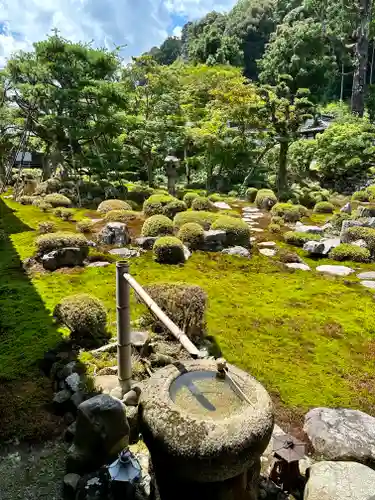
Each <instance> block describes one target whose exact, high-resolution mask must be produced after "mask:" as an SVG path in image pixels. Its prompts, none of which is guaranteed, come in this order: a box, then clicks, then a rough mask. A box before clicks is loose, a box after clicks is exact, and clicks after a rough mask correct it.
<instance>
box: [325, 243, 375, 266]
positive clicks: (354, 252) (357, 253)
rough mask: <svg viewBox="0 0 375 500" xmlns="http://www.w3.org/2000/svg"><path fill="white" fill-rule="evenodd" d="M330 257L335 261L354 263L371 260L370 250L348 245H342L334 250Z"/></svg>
mask: <svg viewBox="0 0 375 500" xmlns="http://www.w3.org/2000/svg"><path fill="white" fill-rule="evenodd" d="M329 256H330V258H331V259H333V260H339V261H342V260H351V261H353V262H369V261H370V258H371V254H370V250H368V249H367V248H361V247H358V246H356V245H350V244H348V243H342V244H341V245H339V246H337V247H336V248H333V249H332V250H331V251H330V253H329Z"/></svg>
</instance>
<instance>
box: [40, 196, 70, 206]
mask: <svg viewBox="0 0 375 500" xmlns="http://www.w3.org/2000/svg"><path fill="white" fill-rule="evenodd" d="M44 201H45V202H46V203H50V204H51V205H52V206H53V207H70V205H71V204H72V202H71V200H70V199H69V198H68V197H67V196H64V195H63V194H59V193H51V194H47V196H46V197H45V198H44Z"/></svg>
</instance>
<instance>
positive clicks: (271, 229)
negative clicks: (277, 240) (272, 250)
mask: <svg viewBox="0 0 375 500" xmlns="http://www.w3.org/2000/svg"><path fill="white" fill-rule="evenodd" d="M267 229H268V231H269V232H270V233H280V232H281V226H280V224H274V223H272V224H269V225H268V228H267Z"/></svg>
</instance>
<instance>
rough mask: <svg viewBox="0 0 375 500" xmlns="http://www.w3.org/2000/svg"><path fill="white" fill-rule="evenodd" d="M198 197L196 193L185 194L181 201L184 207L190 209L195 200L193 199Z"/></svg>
mask: <svg viewBox="0 0 375 500" xmlns="http://www.w3.org/2000/svg"><path fill="white" fill-rule="evenodd" d="M198 197H199V195H198V194H197V193H193V192H192V193H186V194H185V196H184V197H183V201H184V202H185V203H186V206H187V207H188V208H191V204H192V203H193V201H194V200H195V198H198Z"/></svg>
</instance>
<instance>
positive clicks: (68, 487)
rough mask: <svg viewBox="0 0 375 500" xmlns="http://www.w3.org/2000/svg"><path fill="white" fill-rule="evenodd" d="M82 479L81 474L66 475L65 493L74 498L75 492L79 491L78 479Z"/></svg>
mask: <svg viewBox="0 0 375 500" xmlns="http://www.w3.org/2000/svg"><path fill="white" fill-rule="evenodd" d="M80 479H81V476H79V475H78V474H73V473H70V474H67V475H66V476H64V495H66V496H67V498H72V499H73V498H74V497H75V493H76V491H77V486H78V481H79V480H80Z"/></svg>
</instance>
